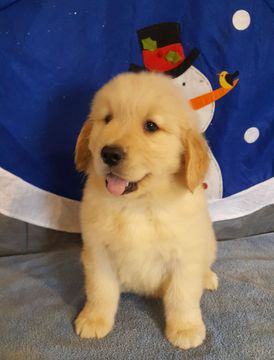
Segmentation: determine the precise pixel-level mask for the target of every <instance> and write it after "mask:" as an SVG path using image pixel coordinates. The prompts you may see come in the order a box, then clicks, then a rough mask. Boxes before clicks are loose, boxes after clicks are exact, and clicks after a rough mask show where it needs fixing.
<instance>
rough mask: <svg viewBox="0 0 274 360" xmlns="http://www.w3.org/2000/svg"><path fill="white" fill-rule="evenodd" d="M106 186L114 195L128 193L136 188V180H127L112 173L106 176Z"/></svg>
mask: <svg viewBox="0 0 274 360" xmlns="http://www.w3.org/2000/svg"><path fill="white" fill-rule="evenodd" d="M106 187H107V189H108V191H109V192H110V193H111V194H112V195H115V196H120V195H125V194H129V193H131V192H133V191H135V190H137V189H138V182H132V181H127V180H124V179H122V178H120V177H119V176H116V175H114V174H111V173H110V174H108V175H107V177H106Z"/></svg>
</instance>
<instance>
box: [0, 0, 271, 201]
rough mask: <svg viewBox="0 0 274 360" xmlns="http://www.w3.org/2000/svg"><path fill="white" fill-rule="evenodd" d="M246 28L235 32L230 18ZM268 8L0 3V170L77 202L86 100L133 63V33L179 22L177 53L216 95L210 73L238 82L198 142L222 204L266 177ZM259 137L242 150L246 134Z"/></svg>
mask: <svg viewBox="0 0 274 360" xmlns="http://www.w3.org/2000/svg"><path fill="white" fill-rule="evenodd" d="M239 9H244V10H246V11H247V12H248V13H249V15H250V18H251V23H250V26H249V27H248V28H247V29H246V30H243V31H239V30H237V29H236V28H235V27H234V26H233V23H232V17H233V14H234V13H235V12H236V11H237V10H239ZM273 14H274V4H273V1H257V0H253V1H252V0H246V1H244V0H237V1H226V0H211V1H204V0H195V1H192V0H173V1H172V2H171V1H170V0H161V1H158V0H138V1H133V0H127V1H122V0H116V1H110V0H100V1H91V0H77V1H76V0H58V1H57V0H43V1H42V0H40V1H39V0H19V1H8V0H5V1H0V166H2V167H3V168H4V169H6V170H7V171H9V172H11V173H13V174H15V175H17V176H18V177H20V178H22V179H24V180H25V181H27V182H29V183H30V184H33V185H35V186H37V187H39V188H41V189H44V190H47V191H49V192H52V193H54V194H58V195H62V196H64V197H67V198H70V199H76V200H78V199H80V196H81V189H82V186H83V181H82V177H81V176H80V175H79V174H77V173H76V171H75V170H74V164H73V156H74V146H75V141H76V137H77V134H78V132H79V130H80V128H81V125H82V123H83V121H84V120H85V117H86V115H87V113H88V110H89V103H90V99H91V98H92V96H93V94H94V92H95V91H96V90H97V89H98V88H99V87H100V86H101V85H102V84H103V83H105V82H106V81H107V80H109V79H110V78H111V77H112V76H114V75H116V74H118V73H120V72H124V71H127V70H128V68H129V64H130V63H135V64H140V65H142V64H143V59H142V54H141V51H140V47H139V43H138V38H137V34H136V31H137V30H138V29H141V28H143V27H146V26H149V25H152V24H155V23H161V22H179V23H180V25H181V39H182V42H183V46H184V50H185V52H186V53H188V52H189V51H190V50H191V49H192V48H193V47H197V48H198V49H199V50H200V56H199V57H198V59H197V60H196V62H195V67H196V68H198V69H199V70H200V71H202V72H203V73H204V74H205V75H206V77H207V78H208V79H209V81H210V83H211V84H212V87H213V88H217V87H219V84H218V77H217V76H216V74H217V72H219V71H220V70H223V69H228V71H234V70H239V72H240V76H239V83H238V85H237V87H235V89H233V91H231V92H230V93H229V94H228V95H227V96H226V97H224V98H222V99H221V100H219V101H218V102H217V103H216V110H215V114H214V118H213V120H212V123H211V125H210V126H209V127H208V129H207V131H206V137H207V139H208V141H209V144H210V146H211V148H212V151H213V153H214V155H215V157H216V159H217V161H218V163H219V165H220V168H221V171H222V175H223V182H224V196H228V195H231V194H234V193H237V192H239V191H241V190H244V189H246V188H249V187H251V186H253V185H255V184H257V183H260V182H262V181H264V180H267V179H269V178H271V177H273V172H274V101H273V100H274V66H273V58H274V41H273V39H274V15H273ZM252 127H256V128H257V129H258V130H259V137H258V139H257V140H256V141H254V142H252V143H248V142H247V141H246V140H245V138H244V135H245V133H246V131H247V129H249V128H252Z"/></svg>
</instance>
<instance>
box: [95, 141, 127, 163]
mask: <svg viewBox="0 0 274 360" xmlns="http://www.w3.org/2000/svg"><path fill="white" fill-rule="evenodd" d="M101 157H102V159H103V162H104V163H105V164H106V165H109V166H117V165H119V163H120V162H121V161H122V160H123V159H124V158H125V153H124V151H123V149H122V148H121V147H120V146H118V145H106V146H104V147H103V149H102V151H101Z"/></svg>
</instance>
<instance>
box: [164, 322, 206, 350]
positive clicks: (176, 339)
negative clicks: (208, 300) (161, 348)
mask: <svg viewBox="0 0 274 360" xmlns="http://www.w3.org/2000/svg"><path fill="white" fill-rule="evenodd" d="M166 336H167V338H168V340H169V341H170V342H171V344H173V345H174V346H177V347H179V348H181V349H184V350H187V349H190V348H195V347H197V346H199V345H201V344H202V342H203V341H204V339H205V336H206V331H205V327H204V325H201V326H193V327H190V328H186V329H178V330H175V329H172V330H169V329H167V331H166Z"/></svg>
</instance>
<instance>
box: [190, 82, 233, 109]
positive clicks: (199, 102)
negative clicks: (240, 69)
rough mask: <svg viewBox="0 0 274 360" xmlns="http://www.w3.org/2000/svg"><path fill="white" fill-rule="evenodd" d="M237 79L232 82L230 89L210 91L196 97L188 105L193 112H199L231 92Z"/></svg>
mask: <svg viewBox="0 0 274 360" xmlns="http://www.w3.org/2000/svg"><path fill="white" fill-rule="evenodd" d="M238 81H239V79H236V80H234V81H233V86H232V87H231V88H230V89H225V88H223V87H220V88H218V89H216V90H213V91H210V92H209V93H206V94H203V95H200V96H197V97H195V98H193V99H190V100H189V102H190V105H191V106H192V108H193V109H194V110H199V109H201V108H203V107H205V106H207V105H209V104H211V103H213V102H215V101H217V100H219V99H221V98H222V97H223V96H225V95H226V94H227V93H228V92H229V91H231V90H232V89H233V88H234V86H235V85H236V84H237V82H238Z"/></svg>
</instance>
